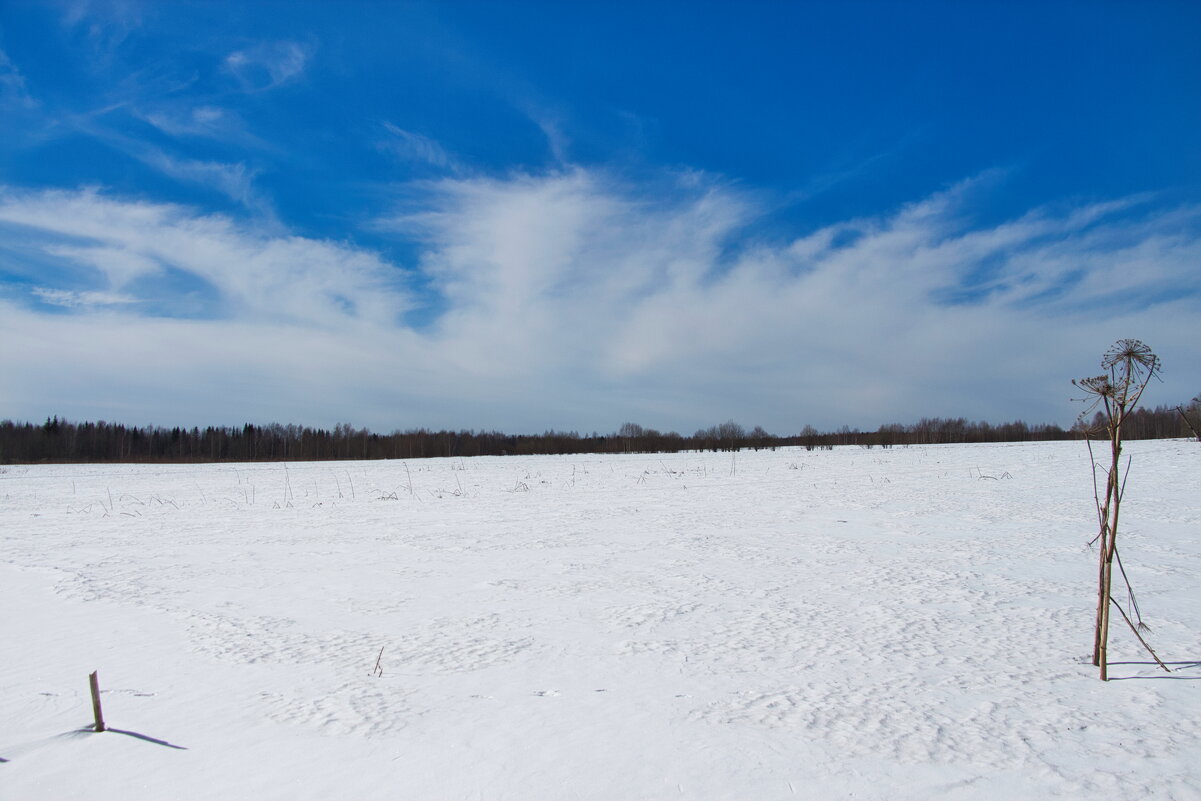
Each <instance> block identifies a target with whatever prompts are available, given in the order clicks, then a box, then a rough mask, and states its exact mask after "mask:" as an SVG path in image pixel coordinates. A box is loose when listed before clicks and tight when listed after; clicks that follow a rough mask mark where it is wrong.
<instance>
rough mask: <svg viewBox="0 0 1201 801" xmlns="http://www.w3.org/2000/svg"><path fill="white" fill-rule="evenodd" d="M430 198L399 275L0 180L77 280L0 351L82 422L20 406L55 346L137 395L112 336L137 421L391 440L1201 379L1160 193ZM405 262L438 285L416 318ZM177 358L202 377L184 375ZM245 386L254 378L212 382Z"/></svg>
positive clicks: (1056, 409) (1192, 298)
mask: <svg viewBox="0 0 1201 801" xmlns="http://www.w3.org/2000/svg"><path fill="white" fill-rule="evenodd" d="M410 190H411V194H413V195H414V199H413V200H412V202H411V203H410V204H409V205H407V206H406V207H405V208H402V209H398V210H397V212H396V213H395V214H393V215H390V216H388V217H386V218H383V219H381V220H377V221H376V223H375V225H376V228H377V229H383V230H386V231H390V232H392V233H393V234H394V235H397V236H401V237H404V238H406V239H410V240H412V241H415V242H416V243H417V244H418V246H419V247H418V251H419V255H418V257H417V260H416V261H415V262H414V263H413V264H406V265H397V264H391V263H388V262H387V261H386V260H385V259H383V258H382V257H381V256H380V255H378V254H377V253H375V252H373V251H371V250H367V249H364V248H360V247H354V246H350V245H346V244H341V243H335V242H329V241H322V240H313V239H307V238H303V237H297V236H291V235H287V234H280V233H278V232H276V231H272V230H268V229H263V228H256V227H255V226H253V225H252V224H250V223H237V222H234V221H232V220H230V219H228V218H224V217H220V216H213V215H201V214H198V213H197V212H195V211H194V210H191V209H188V208H185V207H180V206H169V205H163V204H154V203H147V202H134V201H130V200H126V199H119V198H113V197H109V196H106V195H104V194H102V193H99V192H95V191H86V190H85V191H76V192H63V191H57V192H8V193H5V194H3V195H2V196H0V223H4V224H6V225H7V227H6V228H5V227H0V235H2V236H10V235H11V236H20V237H24V238H26V239H29V238H30V237H32V238H33V239H34V240H35V241H41V242H44V244H43V246H42V252H43V253H44V254H45V255H46V256H47V257H53V258H54V259H56V260H58V261H59V262H61V265H62V270H61V272H60V273H59V275H58V278H59V280H58V283H53V282H50V281H40V282H38V283H37V285H38V286H39V287H41V289H39V290H38V291H40V292H41V293H42V295H41V299H42V300H43V301H44V302H55V299H57V300H58V301H59V305H60V306H65V305H69V306H72V307H73V309H74V311H73V312H72V313H70V314H68V315H67V316H65V317H64V315H63V314H61V313H59V314H57V315H55V316H49V315H47V314H45V313H42V312H39V311H38V310H37V308H36V306H35V305H33V304H31V303H23V302H21V301H20V300H19V299H10V300H8V301H5V302H4V304H5V306H6V308H5V309H4V312H5V313H4V315H3V319H4V320H5V322H4V323H3V324H2V327H3V328H4V329H5V330H4V331H3V332H0V335H3V336H5V337H6V338H8V337H21V338H30V339H36V340H37V341H38V342H39V345H38V347H37V348H35V350H37V351H39V352H40V351H44V350H46V349H51V350H54V351H55V353H54V359H53V360H51V361H50V362H42V361H37V360H33V361H31V360H30V357H29V356H28V354H22V355H17V354H14V353H12V352H6V353H3V354H0V369H4V370H5V371H6V372H7V373H8V374H9V375H13V376H16V377H17V378H16V380H15V381H14V382H10V383H9V386H10V389H9V390H6V391H7V392H9V397H8V398H0V400H3V401H5V403H6V405H7V406H8V408H18V409H27V411H23V412H22V413H23V414H25V415H27V416H29V415H32V416H33V417H39V416H44V415H45V413H46V412H47V411H50V412H52V413H53V412H55V411H57V412H59V413H68V414H70V413H74V414H81V413H82V412H71V411H70V410H68V409H58V410H47V409H45V408H42V407H37V408H32V407H29V406H28V402H27V401H26V402H22V401H21V397H22V393H25V394H26V395H30V396H32V395H33V394H34V393H33V392H32V390H31V389H30V387H33V386H35V385H36V383H37V382H38V381H43V380H47V379H46V375H45V372H46V368H45V366H44V365H45V364H49V363H54V364H56V370H59V371H60V373H61V371H62V370H63V369H64V367H69V368H70V369H71V370H77V371H78V372H77V375H78V379H77V380H78V382H79V384H78V386H76V387H75V392H76V393H77V394H78V393H80V392H82V393H83V394H84V395H86V396H87V397H90V398H110V402H111V403H113V404H117V403H118V402H119V403H121V404H125V406H126V407H129V404H130V403H131V402H130V400H129V397H128V395H122V394H121V392H122V390H121V389H120V388H119V386H121V385H120V384H119V382H116V381H114V379H113V378H111V377H110V378H105V377H104V375H97V374H94V371H92V370H91V369H90V368H89V367H88V365H89V364H90V363H91V360H94V359H98V358H100V357H101V354H100V353H99V352H98V351H99V350H101V349H103V350H104V351H105V352H106V355H105V356H104V359H105V362H106V363H107V364H110V365H111V364H113V363H114V362H116V363H117V364H118V365H121V366H123V367H124V368H127V369H134V367H135V365H136V364H139V363H148V362H149V363H154V364H158V365H160V368H161V370H162V375H163V379H162V381H161V382H158V383H155V382H150V383H148V385H147V386H146V387H145V388H144V391H143V392H142V393H141V395H140V398H141V400H140V401H139V402H137V403H136V404H133V405H134V406H136V407H137V411H138V413H139V414H140V415H141V417H137V418H135V419H146V418H147V417H151V418H153V419H160V420H163V419H166V418H167V417H168V416H169V415H167V414H166V412H165V411H164V410H169V409H171V408H174V407H173V406H172V405H171V404H173V403H179V402H182V401H181V399H180V397H179V394H180V392H181V391H180V390H179V388H178V385H175V384H171V380H172V379H171V376H173V375H176V373H179V374H180V375H178V376H177V380H180V381H184V383H185V384H187V385H188V386H190V387H191V390H190V392H191V394H189V395H188V398H189V399H191V400H188V403H193V402H194V401H195V402H197V403H198V401H196V399H197V398H201V397H209V396H211V397H209V399H210V400H211V401H212V403H213V404H215V405H213V406H210V407H204V408H211V409H214V410H218V411H214V412H210V415H211V414H217V415H218V417H219V418H220V419H211V417H208V418H206V417H205V416H204V415H203V414H201V413H200V411H197V413H196V415H195V416H193V417H192V418H191V420H190V421H185V422H191V421H194V422H197V423H205V422H238V421H239V420H242V419H244V418H253V419H256V420H271V419H279V420H285V419H286V420H296V421H300V422H314V423H323V424H324V423H333V422H337V421H338V420H341V419H345V418H346V417H347V415H348V413H349V412H350V410H354V413H355V414H357V415H359V418H360V419H358V420H356V422H357V423H359V424H366V425H370V426H372V427H375V428H378V429H384V430H387V429H390V428H392V427H394V426H400V427H404V426H408V425H438V426H450V427H477V428H478V427H497V428H502V429H506V430H511V431H523V430H524V431H536V430H541V429H543V428H547V427H556V428H577V429H584V430H592V429H599V430H602V431H604V430H611V429H612V428H614V427H615V426H617V425H618V424H619V423H620V422H622V421H623V420H627V419H633V420H639V421H641V422H643V423H644V424H647V425H652V426H655V427H657V428H661V429H665V430H666V429H671V428H678V429H679V430H682V431H690V430H691V429H692V427H694V426H699V425H708V424H711V423H713V422H716V421H719V420H724V419H727V418H729V417H734V418H736V419H739V420H740V421H742V422H743V423H745V424H747V425H751V424H762V425H764V426H765V427H767V428H769V429H770V430H774V431H778V432H781V433H784V432H789V431H794V430H797V429H799V428H800V426H802V425H803V424H805V423H813V424H816V425H819V426H822V427H827V426H837V425H840V424H842V423H848V424H851V425H862V426H875V425H879V424H881V423H884V422H889V421H911V420H913V419H916V418H917V417H919V416H922V415H954V416H958V415H967V416H974V417H984V418H989V419H993V420H997V421H999V420H1002V419H1008V418H1011V417H1013V416H1022V417H1024V418H1026V419H1028V420H1031V421H1043V420H1055V421H1059V422H1068V421H1069V420H1070V418H1071V415H1072V413H1073V410H1072V409H1071V407H1070V406H1069V404H1068V403H1067V398H1068V396H1069V395H1070V387H1069V386H1068V384H1067V381H1068V379H1069V378H1071V377H1072V376H1074V375H1077V374H1085V373H1087V372H1089V371H1090V370H1091V369H1092V367H1093V364H1094V362H1095V360H1096V357H1097V355H1098V354H1099V353H1100V352H1101V351H1102V350H1103V349H1104V348H1105V347H1106V346H1107V345H1108V344H1109V343H1110V342H1112V341H1113V340H1115V339H1117V338H1119V337H1122V336H1136V337H1139V338H1141V339H1144V340H1145V341H1147V342H1149V343H1150V344H1152V346H1153V347H1155V348H1156V349H1157V351H1159V352H1160V354H1161V355H1162V356H1163V357H1164V360H1165V362H1166V364H1167V367H1168V371H1167V374H1166V375H1167V381H1166V383H1165V384H1164V385H1163V386H1162V387H1161V389H1160V394H1162V395H1163V396H1164V397H1163V400H1164V401H1165V402H1166V401H1167V400H1172V401H1178V400H1180V399H1182V398H1185V397H1191V396H1192V394H1195V392H1196V387H1194V386H1191V385H1189V383H1188V376H1195V375H1197V374H1199V373H1201V357H1199V356H1198V354H1197V351H1196V348H1195V345H1194V343H1193V338H1194V336H1195V335H1194V334H1193V333H1192V332H1195V331H1197V330H1201V297H1199V289H1201V287H1198V282H1197V279H1196V264H1197V263H1198V261H1199V258H1201V209H1198V208H1196V207H1188V206H1186V207H1181V208H1178V209H1176V210H1174V211H1169V212H1155V211H1151V210H1148V209H1147V208H1145V207H1144V205H1143V203H1142V199H1141V198H1137V197H1136V198H1125V199H1119V200H1117V201H1113V202H1108V203H1088V204H1081V205H1078V206H1076V207H1075V208H1069V209H1058V210H1049V209H1034V210H1032V211H1030V212H1028V213H1026V214H1024V215H1022V216H1020V217H1018V218H1015V219H1011V220H1008V221H1005V222H1003V223H1001V224H996V225H989V226H980V225H977V224H974V223H973V222H972V209H973V206H974V203H975V198H977V197H978V196H979V194H980V193H982V192H983V193H987V191H988V181H982V180H979V179H977V180H969V181H965V182H963V183H961V184H960V185H958V186H954V187H951V188H949V189H947V190H945V191H943V192H940V193H938V194H935V195H933V196H930V197H927V198H923V199H920V200H918V201H915V202H913V203H911V204H908V205H906V206H904V207H901V208H899V209H896V210H894V211H893V212H891V213H889V214H884V215H879V216H875V217H871V218H863V219H852V220H845V221H841V222H839V223H837V224H834V225H830V226H826V227H823V228H820V229H818V230H814V231H810V232H807V233H806V234H805V235H804V236H801V237H791V238H790V237H787V236H777V237H776V238H774V239H761V240H750V239H747V236H746V231H747V230H748V228H749V227H751V226H753V225H754V224H755V223H756V222H757V221H759V220H760V219H761V218H762V216H763V215H764V214H765V213H766V210H765V209H764V208H763V207H761V205H760V204H759V203H757V202H756V201H755V199H754V198H752V197H750V196H748V195H746V194H744V193H741V192H739V191H737V190H735V189H733V188H731V187H730V186H728V185H725V184H723V183H721V182H719V181H715V180H712V179H709V178H706V177H705V176H703V175H697V174H689V175H684V176H665V177H664V178H663V180H662V183H660V184H658V185H656V186H654V187H651V188H645V187H639V186H635V185H630V184H627V183H624V182H622V181H620V180H619V179H617V178H615V177H613V176H612V175H610V174H607V173H605V172H603V171H597V170H587V169H583V168H569V169H565V170H561V171H555V172H551V173H547V174H540V175H528V174H518V175H512V176H507V177H503V178H496V177H493V178H480V177H471V178H461V177H456V178H446V179H441V180H437V181H432V182H425V183H421V184H418V185H416V186H415V187H411V188H410ZM11 232H15V233H11ZM0 244H3V242H2V241H0ZM81 275H82V276H90V281H91V283H87V282H86V281H83V280H82V279H80V278H79V276H81ZM171 276H184V277H186V278H188V279H189V281H190V282H191V283H189V282H187V281H183V282H180V285H181V286H187V287H189V289H188V290H186V291H190V292H194V291H196V287H197V286H200V287H203V288H204V289H206V291H209V292H211V293H213V294H214V295H215V296H216V297H217V298H219V304H218V306H217V307H218V308H219V313H215V314H208V315H192V316H191V318H187V317H186V316H185V318H183V319H180V318H179V316H178V315H173V314H172V311H171V308H170V305H171V299H172V295H171V294H170V292H169V291H168V292H167V294H166V295H164V294H163V291H164V290H163V289H162V287H161V286H160V285H156V284H154V282H155V281H156V280H158V281H160V284H161V282H162V281H166V280H167V279H168V278H170V277H171ZM410 281H420V282H422V284H423V285H424V286H428V287H429V288H430V291H432V292H433V293H435V294H436V296H437V300H436V302H435V303H434V305H435V307H436V308H435V311H434V314H433V320H432V322H428V323H424V324H422V325H421V326H419V327H418V326H415V325H414V324H412V323H411V322H409V321H410V320H411V319H413V318H412V317H411V313H412V312H414V311H416V310H417V306H418V305H419V304H420V303H421V300H420V297H419V296H415V295H413V294H412V293H410V292H409V291H407V290H406V289H405V287H406V286H407V285H408V282H410ZM73 282H74V283H73ZM149 286H156V287H157V289H155V292H156V293H157V294H153V295H152V294H147V292H148V290H147V287H149ZM180 291H181V292H182V291H184V290H180ZM47 293H58V294H47ZM87 293H98V294H94V295H88V294H87ZM105 293H109V294H107V295H106V294H105ZM139 293H142V294H139ZM87 298H91V302H87V300H86V299H87ZM105 298H116V299H126V298H130V299H137V300H139V301H140V302H138V303H118V302H116V300H111V299H110V300H105ZM173 316H174V317H175V319H169V318H172V317H173ZM68 332H73V333H68ZM64 338H66V339H67V340H70V344H68V343H67V342H64ZM54 343H58V344H57V345H55V344H54ZM152 343H156V344H152ZM155 348H160V349H161V350H156V349H155ZM179 353H187V354H188V369H187V371H186V374H187V378H184V377H183V373H184V370H183V369H182V368H180V367H173V366H171V365H170V364H164V362H169V361H170V359H171V358H174V357H175V356H176V355H177V354H179ZM43 355H44V356H45V357H46V358H49V357H50V355H51V354H50V353H45V354H43ZM64 361H65V362H67V363H68V364H66V365H64ZM120 372H121V371H120V370H118V371H117V374H119V373H120ZM64 381H66V379H64V378H63V376H62V375H61V374H60V375H58V376H57V377H56V378H55V379H54V382H52V383H53V384H62V383H63V382H64ZM231 381H232V382H233V383H235V384H237V385H239V386H242V385H245V386H246V387H248V388H249V389H247V390H246V391H244V392H241V394H239V395H237V396H236V399H231V398H230V397H229V396H228V394H224V395H223V394H222V393H221V392H219V391H218V390H217V389H215V387H217V386H219V385H221V384H222V382H225V383H229V382H231ZM88 382H95V383H88ZM62 391H63V392H64V393H65V394H62V395H58V396H55V397H73V396H72V395H71V394H66V393H67V391H66V388H63V390H62ZM235 401H236V402H235ZM240 402H244V405H243V406H238V403H240ZM22 403H25V404H26V405H22ZM181 408H182V407H181ZM189 408H190V407H189ZM197 408H198V409H199V408H200V407H199V406H198V407H197ZM127 411H128V410H127ZM128 413H129V414H132V411H129V412H128ZM93 416H94V414H93ZM108 416H109V417H112V416H113V415H112V414H110V415H108ZM126 416H127V417H128V414H126Z"/></svg>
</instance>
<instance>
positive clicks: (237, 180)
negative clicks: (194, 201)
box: [132, 145, 274, 217]
mask: <svg viewBox="0 0 1201 801" xmlns="http://www.w3.org/2000/svg"><path fill="white" fill-rule="evenodd" d="M132 154H133V155H134V156H135V157H137V158H138V159H139V160H141V161H142V162H144V163H146V164H147V165H149V166H151V167H153V168H154V169H156V170H158V171H160V172H162V173H163V174H165V175H168V176H170V177H172V178H174V179H176V180H179V181H186V182H188V183H193V184H198V185H200V186H206V187H208V188H210V189H214V190H216V191H218V192H220V193H221V194H223V195H225V196H226V197H228V198H230V199H231V200H234V201H236V202H238V203H240V204H242V205H243V206H245V207H246V208H248V209H250V210H252V211H256V212H259V213H261V214H263V215H265V216H267V217H272V216H273V214H274V212H273V210H272V206H271V203H270V201H269V200H268V199H267V198H266V197H265V196H264V195H263V194H261V193H260V192H259V191H258V190H257V189H256V188H255V185H254V177H255V174H256V171H255V170H254V169H252V168H249V167H247V166H246V165H245V164H241V163H239V164H225V163H222V162H218V161H201V160H199V159H188V158H178V157H176V156H172V155H170V154H168V153H166V152H164V151H162V150H160V149H158V148H156V147H150V146H148V145H138V146H136V147H134V148H133V149H132Z"/></svg>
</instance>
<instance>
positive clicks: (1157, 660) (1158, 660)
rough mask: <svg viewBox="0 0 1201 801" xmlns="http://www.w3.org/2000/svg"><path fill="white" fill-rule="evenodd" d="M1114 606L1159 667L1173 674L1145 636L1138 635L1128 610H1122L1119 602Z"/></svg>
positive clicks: (1115, 602) (1114, 603)
mask: <svg viewBox="0 0 1201 801" xmlns="http://www.w3.org/2000/svg"><path fill="white" fill-rule="evenodd" d="M1113 605H1114V606H1116V607H1117V608H1118V612H1119V613H1120V614H1121V615H1122V619H1123V620H1125V621H1126V625H1127V626H1129V627H1130V630H1131V631H1133V632H1134V636H1135V637H1138V641H1139V642H1141V643H1142V644H1143V647H1144V648H1146V649H1147V653H1149V654H1151V656H1153V657H1155V661H1156V662H1158V663H1159V666H1160V667H1161V668H1163V669H1164V671H1165V672H1167V673H1171V672H1172V671H1171V669H1170V668H1168V666H1167V665H1165V664H1164V663H1163V660H1162V659H1160V658H1159V654H1157V653H1155V649H1154V648H1152V647H1151V646H1150V645H1148V644H1147V641H1146V640H1144V639H1143V635H1141V634H1139V633H1138V627H1137V626H1135V625H1134V623H1133V622H1131V620H1130V616H1129V615H1127V614H1126V610H1125V609H1123V608H1122V605H1121V604H1119V603H1118V602H1117V601H1114V602H1113Z"/></svg>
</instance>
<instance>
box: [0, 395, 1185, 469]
mask: <svg viewBox="0 0 1201 801" xmlns="http://www.w3.org/2000/svg"><path fill="white" fill-rule="evenodd" d="M1090 428H1091V426H1089V425H1086V424H1085V423H1084V422H1080V423H1077V424H1076V425H1074V426H1072V427H1071V428H1068V429H1065V428H1063V427H1061V426H1058V425H1054V424H1044V425H1028V424H1026V423H1024V422H1021V421H1015V422H1012V423H1003V424H1000V425H993V424H990V423H987V422H970V421H968V420H967V419H965V418H962V417H960V418H923V419H921V420H919V421H918V422H916V423H913V424H910V425H902V424H899V423H890V424H887V425H882V426H880V427H879V428H878V429H876V430H875V431H860V430H857V429H852V428H850V427H848V426H843V427H842V428H841V429H840V430H838V431H832V432H819V431H818V430H817V429H815V428H814V427H813V426H805V427H804V428H803V429H801V431H800V432H799V433H797V434H794V435H789V436H775V435H773V434H769V433H767V432H766V431H764V430H763V429H762V428H761V427H759V426H756V427H754V428H752V429H750V430H749V431H748V430H747V429H745V428H744V427H743V426H741V425H739V424H738V423H735V422H734V421H728V422H725V423H721V424H719V425H714V426H711V427H709V428H704V429H700V430H698V431H696V432H695V433H694V434H692V435H691V436H683V435H681V434H678V433H676V432H674V431H671V432H667V433H663V432H660V431H656V430H655V429H653V428H643V427H642V426H640V425H638V424H637V423H625V424H624V425H622V426H621V427H620V428H619V429H618V430H617V431H616V432H614V433H612V434H597V433H595V432H594V433H592V434H586V435H582V434H580V433H578V432H575V431H566V432H565V431H547V432H545V433H543V434H503V433H501V432H498V431H469V430H462V431H446V430H443V431H431V430H428V429H424V428H418V429H410V430H407V431H399V430H398V431H394V432H392V433H391V434H376V433H373V432H371V431H369V430H367V429H365V428H355V427H354V426H351V425H349V424H339V425H337V426H335V427H334V428H333V430H327V429H324V428H308V427H302V426H297V425H281V424H279V423H272V424H269V425H252V424H250V423H247V424H246V425H244V426H242V427H241V428H237V427H214V426H208V427H206V428H198V427H193V428H180V427H175V428H165V427H161V426H145V427H141V428H139V427H134V426H126V425H123V424H120V423H106V422H104V421H103V420H101V421H99V422H94V423H93V422H85V423H73V422H69V421H67V420H59V419H58V418H57V417H52V418H47V419H46V421H45V423H42V424H34V423H17V422H13V421H11V420H4V421H0V464H33V463H38V462H274V461H319V460H352V459H353V460H358V459H421V458H429V457H436V456H442V457H447V456H451V457H457V456H509V455H534V454H589V453H596V454H603V453H678V452H680V451H706V450H707V451H716V450H729V451H733V450H742V449H744V448H749V449H755V450H761V449H765V448H766V449H771V448H779V447H785V446H799V447H803V448H806V449H809V450H813V449H817V448H833V447H834V446H835V445H859V446H861V447H865V448H873V447H881V448H890V447H893V446H897V445H900V446H905V445H934V444H945V443H976V442H1032V441H1036V440H1063V439H1073V438H1079V437H1082V436H1087V435H1088V431H1089V430H1090ZM1198 430H1201V395H1199V396H1198V397H1197V398H1194V399H1193V400H1192V401H1191V402H1190V403H1189V404H1188V405H1186V406H1158V407H1156V408H1154V409H1145V408H1140V409H1137V410H1135V412H1134V413H1133V414H1132V415H1131V416H1130V418H1129V419H1128V420H1127V421H1126V423H1125V425H1124V426H1123V436H1124V438H1125V439H1128V440H1131V439H1165V438H1173V437H1195V436H1197V431H1198Z"/></svg>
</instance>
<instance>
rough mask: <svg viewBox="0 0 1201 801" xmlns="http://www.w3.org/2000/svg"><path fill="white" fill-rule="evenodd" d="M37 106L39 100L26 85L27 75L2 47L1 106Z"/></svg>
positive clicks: (0, 64)
mask: <svg viewBox="0 0 1201 801" xmlns="http://www.w3.org/2000/svg"><path fill="white" fill-rule="evenodd" d="M36 106H37V101H35V100H34V99H33V96H32V95H30V94H29V89H28V88H27V87H26V85H25V76H24V75H22V74H21V71H20V70H19V69H17V65H16V64H14V63H13V62H12V59H10V58H9V57H8V54H7V53H5V52H4V50H2V49H0V108H6V107H9V108H25V109H31V108H35V107H36Z"/></svg>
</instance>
